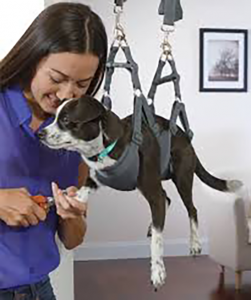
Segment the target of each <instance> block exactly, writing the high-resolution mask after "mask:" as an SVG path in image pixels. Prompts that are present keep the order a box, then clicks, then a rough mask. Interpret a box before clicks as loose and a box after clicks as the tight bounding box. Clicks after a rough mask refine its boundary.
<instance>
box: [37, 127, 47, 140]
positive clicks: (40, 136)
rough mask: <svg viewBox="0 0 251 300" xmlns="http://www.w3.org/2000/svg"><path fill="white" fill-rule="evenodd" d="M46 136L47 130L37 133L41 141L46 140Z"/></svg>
mask: <svg viewBox="0 0 251 300" xmlns="http://www.w3.org/2000/svg"><path fill="white" fill-rule="evenodd" d="M46 135H47V132H46V130H45V129H43V130H41V131H39V132H38V133H37V136H38V137H39V139H40V140H44V139H45V137H46Z"/></svg>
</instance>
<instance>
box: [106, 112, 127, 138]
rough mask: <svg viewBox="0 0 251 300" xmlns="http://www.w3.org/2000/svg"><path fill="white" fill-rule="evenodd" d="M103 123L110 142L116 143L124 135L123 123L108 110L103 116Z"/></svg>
mask: <svg viewBox="0 0 251 300" xmlns="http://www.w3.org/2000/svg"><path fill="white" fill-rule="evenodd" d="M101 122H102V128H103V131H104V134H105V135H106V137H107V138H108V139H109V140H111V141H115V140H117V139H119V138H120V137H121V136H122V135H123V126H122V122H121V120H120V118H119V117H118V116H117V115H116V114H115V113H113V112H112V111H110V110H106V112H105V113H104V114H103V116H102V120H101Z"/></svg>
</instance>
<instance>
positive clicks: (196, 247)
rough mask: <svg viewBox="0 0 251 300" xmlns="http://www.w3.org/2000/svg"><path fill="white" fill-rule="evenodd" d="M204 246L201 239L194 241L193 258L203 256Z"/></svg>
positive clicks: (192, 245)
mask: <svg viewBox="0 0 251 300" xmlns="http://www.w3.org/2000/svg"><path fill="white" fill-rule="evenodd" d="M201 251H202V246H201V243H200V240H199V239H193V241H191V245H190V254H191V255H193V256H196V255H199V254H201Z"/></svg>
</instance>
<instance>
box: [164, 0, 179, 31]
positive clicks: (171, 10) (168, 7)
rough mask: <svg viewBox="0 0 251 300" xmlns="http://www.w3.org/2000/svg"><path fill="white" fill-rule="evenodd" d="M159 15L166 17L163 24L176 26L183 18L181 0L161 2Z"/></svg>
mask: <svg viewBox="0 0 251 300" xmlns="http://www.w3.org/2000/svg"><path fill="white" fill-rule="evenodd" d="M159 14H160V15H164V21H163V24H165V25H171V26H172V25H174V23H175V22H176V21H178V20H181V19H182V18H183V11H182V7H181V4H180V0H161V2H160V5H159Z"/></svg>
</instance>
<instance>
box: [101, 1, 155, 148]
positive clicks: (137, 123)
mask: <svg viewBox="0 0 251 300" xmlns="http://www.w3.org/2000/svg"><path fill="white" fill-rule="evenodd" d="M122 2H123V1H122ZM114 12H115V14H116V24H115V38H114V41H113V43H112V45H111V48H110V52H109V55H108V59H107V64H106V76H105V83H104V94H103V97H102V99H101V102H102V103H103V105H104V106H105V107H106V108H107V109H111V108H112V101H111V97H110V88H111V82H112V76H113V74H114V71H115V69H116V68H123V69H126V70H128V71H129V72H130V74H131V80H132V85H133V89H134V111H133V134H132V141H133V142H134V143H135V144H136V145H140V144H141V143H142V139H143V137H142V133H141V126H142V122H146V123H147V124H148V125H149V127H150V128H151V130H152V131H153V133H154V134H155V135H156V136H158V132H159V130H158V125H157V124H156V122H155V118H154V115H153V111H152V110H151V108H150V107H149V105H148V103H147V100H146V97H145V96H144V95H143V93H142V89H141V84H140V80H139V75H138V65H137V63H136V62H135V61H134V59H133V57H132V54H131V50H130V47H129V45H128V43H127V40H126V35H125V32H124V29H123V27H122V25H121V23H120V16H121V13H122V8H121V7H117V6H115V9H114ZM120 49H121V50H122V51H123V53H124V56H125V58H126V62H116V61H115V59H116V55H117V53H118V51H119V50H120Z"/></svg>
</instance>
